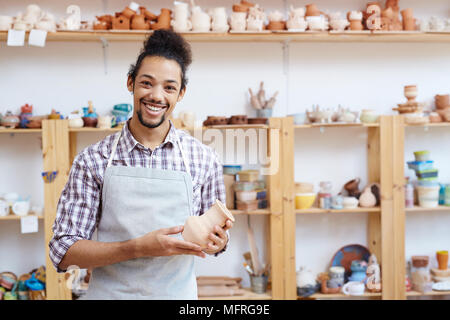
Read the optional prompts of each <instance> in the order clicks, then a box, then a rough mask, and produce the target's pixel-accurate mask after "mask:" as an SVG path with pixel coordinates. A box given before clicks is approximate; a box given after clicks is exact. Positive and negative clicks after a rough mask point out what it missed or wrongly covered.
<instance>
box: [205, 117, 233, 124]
mask: <svg viewBox="0 0 450 320" xmlns="http://www.w3.org/2000/svg"><path fill="white" fill-rule="evenodd" d="M226 124H228V119H227V117H215V116H208V117H207V118H206V120H205V121H203V125H204V126H214V125H226Z"/></svg>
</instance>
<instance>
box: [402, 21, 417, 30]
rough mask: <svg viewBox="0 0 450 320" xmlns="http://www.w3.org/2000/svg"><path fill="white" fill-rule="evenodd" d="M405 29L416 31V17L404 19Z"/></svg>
mask: <svg viewBox="0 0 450 320" xmlns="http://www.w3.org/2000/svg"><path fill="white" fill-rule="evenodd" d="M403 30H405V31H415V30H416V19H414V18H408V19H403Z"/></svg>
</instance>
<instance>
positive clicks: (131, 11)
mask: <svg viewBox="0 0 450 320" xmlns="http://www.w3.org/2000/svg"><path fill="white" fill-rule="evenodd" d="M138 10H139V5H138V4H137V3H136V2H131V3H130V4H129V5H128V7H126V8H125V9H124V10H123V11H122V15H123V16H124V17H126V18H128V19H131V17H132V16H133V15H135V14H136V13H137V11H138Z"/></svg>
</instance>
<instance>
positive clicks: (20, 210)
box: [12, 201, 30, 217]
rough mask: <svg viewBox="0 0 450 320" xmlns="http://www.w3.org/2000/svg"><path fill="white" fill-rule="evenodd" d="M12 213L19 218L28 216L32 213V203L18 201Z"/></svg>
mask: <svg viewBox="0 0 450 320" xmlns="http://www.w3.org/2000/svg"><path fill="white" fill-rule="evenodd" d="M12 211H13V213H14V214H16V215H18V216H22V217H23V216H26V215H27V214H28V212H29V211H30V201H16V202H14V204H13V205H12Z"/></svg>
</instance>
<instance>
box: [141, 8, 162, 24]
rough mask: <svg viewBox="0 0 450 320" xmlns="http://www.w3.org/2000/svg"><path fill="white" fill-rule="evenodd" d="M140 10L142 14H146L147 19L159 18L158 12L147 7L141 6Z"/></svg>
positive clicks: (154, 19)
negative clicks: (155, 12)
mask: <svg viewBox="0 0 450 320" xmlns="http://www.w3.org/2000/svg"><path fill="white" fill-rule="evenodd" d="M139 10H140V11H141V14H142V15H143V16H145V18H147V20H150V21H156V19H158V16H157V15H156V14H154V13H153V12H151V11H149V10H147V8H145V7H139Z"/></svg>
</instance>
